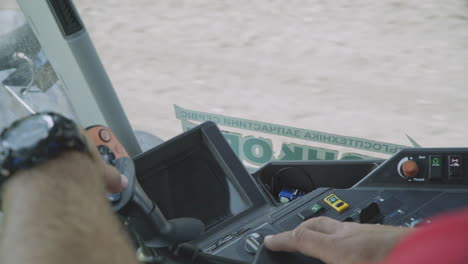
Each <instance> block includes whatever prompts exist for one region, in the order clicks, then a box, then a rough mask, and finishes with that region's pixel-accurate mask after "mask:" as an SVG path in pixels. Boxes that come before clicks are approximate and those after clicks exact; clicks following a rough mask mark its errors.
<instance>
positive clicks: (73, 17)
mask: <svg viewBox="0 0 468 264" xmlns="http://www.w3.org/2000/svg"><path fill="white" fill-rule="evenodd" d="M47 2H48V3H49V6H50V8H51V9H52V11H53V12H54V15H55V20H56V21H57V24H59V26H60V29H61V30H62V33H63V35H65V36H70V35H72V34H75V33H76V32H79V31H81V30H82V29H83V24H82V23H81V20H80V19H79V18H78V14H77V13H76V10H75V7H74V6H73V3H72V2H71V0H47Z"/></svg>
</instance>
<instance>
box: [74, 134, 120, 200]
mask: <svg viewBox="0 0 468 264" xmlns="http://www.w3.org/2000/svg"><path fill="white" fill-rule="evenodd" d="M83 136H84V137H85V138H86V141H87V142H86V144H87V145H88V149H89V151H90V152H91V156H92V159H93V160H94V161H95V162H96V163H97V164H96V165H97V166H99V167H101V168H102V170H101V171H102V176H103V179H104V182H105V184H106V187H107V190H108V191H109V192H113V193H118V192H122V191H123V190H124V189H125V188H127V186H128V178H127V177H126V176H124V175H122V174H120V173H119V172H118V171H117V169H116V168H114V167H112V166H110V165H108V164H107V163H105V162H104V160H103V159H102V157H101V155H100V154H99V151H98V149H97V147H96V145H94V144H93V142H92V140H91V139H90V138H89V137H88V135H86V133H83Z"/></svg>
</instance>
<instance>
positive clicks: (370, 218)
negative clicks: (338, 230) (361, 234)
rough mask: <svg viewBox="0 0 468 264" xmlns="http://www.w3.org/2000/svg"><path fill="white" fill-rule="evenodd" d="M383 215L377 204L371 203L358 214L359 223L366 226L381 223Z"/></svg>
mask: <svg viewBox="0 0 468 264" xmlns="http://www.w3.org/2000/svg"><path fill="white" fill-rule="evenodd" d="M383 218H384V215H383V214H382V211H380V207H379V205H378V204H377V203H371V204H369V205H368V206H367V207H366V208H363V209H362V210H361V212H360V213H359V222H360V223H367V224H377V223H381V222H382V219H383Z"/></svg>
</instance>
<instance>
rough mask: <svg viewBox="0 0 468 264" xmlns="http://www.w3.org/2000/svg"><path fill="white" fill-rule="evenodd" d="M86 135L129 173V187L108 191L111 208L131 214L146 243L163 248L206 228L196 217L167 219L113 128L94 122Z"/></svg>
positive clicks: (111, 162)
mask: <svg viewBox="0 0 468 264" xmlns="http://www.w3.org/2000/svg"><path fill="white" fill-rule="evenodd" d="M86 132H87V135H88V136H89V137H90V138H91V140H92V141H93V143H94V144H95V145H96V146H97V148H98V150H99V153H100V154H101V156H102V158H103V159H104V161H105V162H106V163H107V164H109V165H111V166H114V167H115V168H116V169H117V170H118V171H119V172H120V173H121V174H123V175H125V176H127V178H128V187H127V188H126V189H125V190H124V191H123V192H121V193H108V194H107V199H108V200H109V201H110V202H111V203H112V209H113V210H114V212H117V213H119V214H121V215H123V216H126V217H127V218H128V222H129V223H130V224H131V225H132V224H133V225H134V227H135V230H136V231H137V232H138V233H139V234H140V235H141V236H142V239H143V242H144V244H145V246H146V247H151V248H163V247H168V246H172V245H177V244H180V243H183V242H187V241H191V240H194V239H196V238H198V237H199V236H200V234H201V233H202V232H204V231H205V225H204V224H203V222H201V221H200V220H198V219H195V218H176V219H171V220H167V219H166V218H165V217H164V215H163V214H162V213H161V211H160V210H159V208H158V206H157V205H156V204H155V203H154V202H153V201H152V200H151V199H150V198H149V197H148V195H147V194H146V193H145V191H144V190H143V188H141V186H140V184H139V183H138V180H137V178H136V175H135V166H134V163H133V160H132V159H131V158H130V156H129V155H128V153H127V151H126V150H125V148H124V147H123V146H122V144H121V143H120V142H119V141H118V139H117V137H116V136H115V135H114V133H112V131H111V130H110V129H108V128H107V127H104V126H93V127H89V128H88V129H87V131H86Z"/></svg>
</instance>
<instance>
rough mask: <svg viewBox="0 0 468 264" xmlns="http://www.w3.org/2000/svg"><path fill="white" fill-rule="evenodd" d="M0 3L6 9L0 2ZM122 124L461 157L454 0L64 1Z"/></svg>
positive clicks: (462, 93) (463, 35)
mask: <svg viewBox="0 0 468 264" xmlns="http://www.w3.org/2000/svg"><path fill="white" fill-rule="evenodd" d="M7 1H9V0H7ZM75 4H76V5H77V7H78V9H79V12H80V14H81V16H82V19H83V21H84V23H85V24H86V25H87V28H88V30H89V32H90V34H91V37H92V39H93V40H94V44H95V45H96V47H97V50H98V52H99V54H100V56H101V59H102V61H103V63H104V64H105V66H106V69H107V71H108V73H109V75H110V77H111V79H112V81H113V83H114V85H115V88H116V90H117V92H118V94H119V97H120V99H121V101H122V103H123V105H124V107H125V109H126V112H127V114H128V115H129V118H130V120H131V123H132V124H133V125H134V127H135V128H136V129H139V130H145V131H148V132H151V133H153V134H155V135H158V136H160V137H162V138H164V139H167V138H170V137H172V136H174V135H176V134H178V133H180V131H181V125H180V121H178V120H177V119H176V118H175V115H174V109H173V105H174V104H178V105H180V106H183V107H186V108H189V109H195V110H201V111H207V112H213V113H220V114H225V115H230V116H235V117H241V118H249V119H254V120H262V121H267V122H273V123H278V124H284V125H291V126H296V127H302V128H308V129H314V130H319V131H324V132H329V133H336V134H342V135H348V136H357V137H363V138H369V139H374V140H380V141H387V142H391V143H397V144H405V145H409V142H408V140H407V139H406V137H405V133H407V134H409V135H410V136H412V137H413V138H414V139H415V140H416V141H418V142H419V143H420V144H421V145H423V146H467V144H466V143H465V135H466V132H465V131H466V128H467V127H468V123H467V122H466V120H465V119H464V117H465V115H466V114H467V113H468V104H467V103H466V102H467V100H468V90H467V87H466V86H467V83H468V82H467V81H468V75H467V74H466V70H467V67H466V66H467V65H468V30H467V28H468V3H467V2H466V1H465V0H447V1H439V0H425V1H420V0H391V1H390V0H385V1H384V0H382V1H373V0H355V1H347V0H335V1H324V0H290V1H280V0H255V1H247V0H238V1H229V0H187V1H182V0H165V1H149V0H120V1H115V0H100V1H94V0H75Z"/></svg>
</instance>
